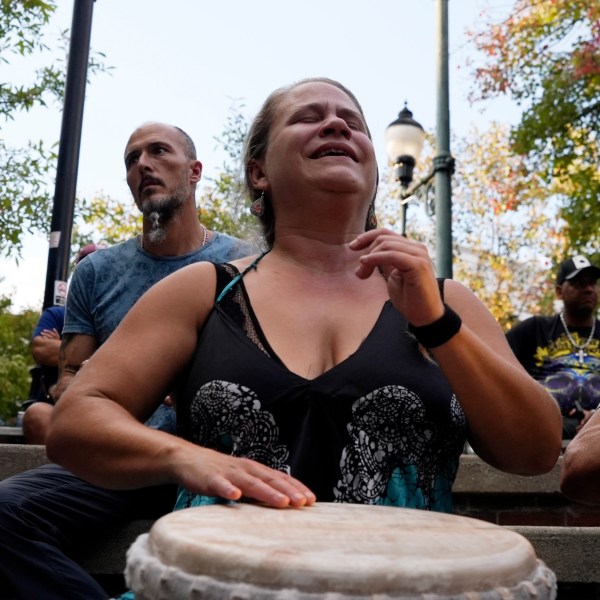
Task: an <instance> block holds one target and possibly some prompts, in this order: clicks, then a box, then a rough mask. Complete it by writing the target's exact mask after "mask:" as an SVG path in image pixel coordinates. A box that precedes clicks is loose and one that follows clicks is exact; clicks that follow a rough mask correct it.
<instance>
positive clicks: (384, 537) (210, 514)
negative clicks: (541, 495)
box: [127, 503, 555, 600]
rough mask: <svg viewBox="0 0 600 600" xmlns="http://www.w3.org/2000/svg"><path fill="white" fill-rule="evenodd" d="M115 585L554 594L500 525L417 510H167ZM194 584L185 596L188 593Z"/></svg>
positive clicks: (217, 593) (390, 594)
mask: <svg viewBox="0 0 600 600" xmlns="http://www.w3.org/2000/svg"><path fill="white" fill-rule="evenodd" d="M127 578H128V583H129V585H130V586H131V587H132V589H134V590H135V591H136V592H138V593H139V594H140V595H139V597H140V598H143V599H144V598H163V597H164V598H168V597H171V598H173V597H184V596H167V595H165V596H161V595H160V593H161V592H160V591H158V590H160V588H161V586H162V590H163V592H164V591H165V590H167V589H170V592H169V593H177V594H179V593H181V590H180V588H179V587H178V590H179V591H177V592H176V590H175V589H174V587H173V586H176V587H177V586H180V585H185V586H188V587H186V591H185V594H186V596H185V597H186V598H191V597H198V598H203V599H204V600H206V599H208V598H213V597H214V598H219V599H223V598H236V599H237V598H249V599H250V598H252V599H253V600H256V599H258V598H264V599H269V600H271V599H275V598H284V597H285V598H299V599H304V598H307V599H308V598H311V599H312V598H325V597H327V599H330V598H338V597H341V598H346V597H348V598H371V597H377V598H378V599H379V598H381V599H383V598H471V597H472V598H478V599H482V598H489V599H492V598H494V599H500V598H502V599H503V600H504V599H507V598H519V599H520V598H536V599H537V600H541V599H547V598H553V597H554V592H553V590H554V589H555V578H554V575H553V573H552V572H551V571H549V569H547V568H546V567H545V565H543V563H541V562H540V561H538V560H537V559H536V556H535V553H534V551H533V548H532V546H531V544H530V543H529V542H528V541H527V540H526V539H525V538H524V537H522V536H521V535H519V534H517V533H515V532H513V531H510V530H508V529H504V528H502V527H499V526H496V525H493V524H491V523H487V522H484V521H480V520H476V519H470V518H467V517H459V516H455V515H447V514H441V513H432V512H427V511H421V510H412V509H402V508H395V507H382V506H365V505H355V504H327V503H323V504H319V503H317V504H316V505H314V506H312V507H308V508H302V509H273V508H266V507H262V506H256V505H250V504H229V505H215V506H206V507H199V508H190V509H186V510H182V511H178V512H174V513H171V514H169V515H166V516H165V517H162V518H161V519H159V520H158V521H157V522H156V523H155V524H154V526H153V527H152V529H151V531H150V533H149V534H148V535H146V536H141V537H140V538H139V539H138V541H137V542H136V543H135V544H134V546H132V548H131V550H130V552H129V555H128V568H127ZM142 579H143V580H144V581H142ZM175 579H177V580H178V583H175ZM179 580H181V581H179ZM183 580H185V583H182V581H183ZM152 582H154V583H152ZM189 586H192V587H189ZM150 587H152V588H153V589H152V590H151V589H149V588H150ZM194 587H195V589H197V590H198V593H199V595H197V596H194V595H190V594H192V592H191V590H192V589H194ZM470 593H476V594H477V595H476V596H469V595H468V594H470ZM331 594H334V595H333V596H331ZM431 594H433V596H431ZM465 594H467V595H465ZM499 594H500V595H499Z"/></svg>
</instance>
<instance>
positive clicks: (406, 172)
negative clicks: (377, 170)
mask: <svg viewBox="0 0 600 600" xmlns="http://www.w3.org/2000/svg"><path fill="white" fill-rule="evenodd" d="M424 142H425V131H424V129H423V127H422V126H421V124H420V123H419V122H417V121H415V120H414V119H413V114H412V112H411V111H410V110H409V109H408V107H407V106H406V104H404V108H403V109H402V110H401V111H400V113H399V114H398V118H397V119H396V120H395V121H392V122H391V123H390V124H389V125H388V126H387V129H386V131H385V149H386V152H387V155H388V157H389V159H390V162H391V163H392V164H393V165H394V173H395V176H396V180H397V181H399V182H400V184H401V185H402V187H404V188H407V187H408V186H409V184H410V182H411V181H412V178H413V169H414V168H415V165H416V163H417V161H418V160H419V156H420V155H421V150H423V144H424Z"/></svg>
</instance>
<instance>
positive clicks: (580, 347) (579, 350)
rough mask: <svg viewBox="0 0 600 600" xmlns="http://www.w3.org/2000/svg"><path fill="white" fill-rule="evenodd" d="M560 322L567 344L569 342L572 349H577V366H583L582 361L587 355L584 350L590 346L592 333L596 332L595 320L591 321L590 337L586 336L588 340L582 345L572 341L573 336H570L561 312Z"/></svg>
mask: <svg viewBox="0 0 600 600" xmlns="http://www.w3.org/2000/svg"><path fill="white" fill-rule="evenodd" d="M559 316H560V321H561V323H562V324H563V327H564V328H565V333H566V334H567V338H568V339H569V342H571V345H572V346H573V347H574V348H577V358H578V360H579V364H580V365H581V364H583V359H584V357H585V355H586V354H587V352H585V349H586V348H587V347H588V346H589V345H590V343H591V341H592V339H593V338H594V332H595V331H596V319H594V320H593V321H592V330H591V331H590V335H589V336H588V339H587V340H585V342H584V343H583V344H578V343H576V342H575V340H574V339H573V336H572V335H571V332H570V331H569V328H568V327H567V324H566V322H565V317H564V315H563V311H561V312H560V315H559Z"/></svg>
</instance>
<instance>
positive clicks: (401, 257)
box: [350, 229, 444, 326]
mask: <svg viewBox="0 0 600 600" xmlns="http://www.w3.org/2000/svg"><path fill="white" fill-rule="evenodd" d="M350 248H351V249H352V250H356V251H357V252H363V254H362V255H361V257H360V265H359V267H358V269H357V271H356V274H357V276H358V277H360V278H362V279H366V278H368V277H370V276H371V275H372V274H373V271H374V270H375V269H379V270H380V271H381V273H382V274H383V276H384V277H385V278H386V280H387V285H388V292H389V295H390V300H391V301H392V304H393V305H394V306H395V307H396V309H397V310H398V311H399V312H400V313H401V314H402V315H404V317H405V318H406V319H407V320H408V321H409V322H410V323H412V324H413V325H415V326H421V325H428V324H429V323H433V322H434V321H436V320H437V319H439V318H440V317H441V316H442V315H443V313H444V306H443V304H442V300H441V297H440V293H439V289H438V285H437V281H436V279H435V272H434V269H433V264H432V262H431V258H430V257H429V253H428V251H427V247H426V246H425V244H421V243H420V242H415V241H413V240H409V239H408V238H406V237H404V236H401V235H399V234H397V233H394V232H392V231H389V230H387V229H373V230H371V231H367V232H366V233H363V234H361V235H359V236H358V237H357V238H356V239H355V240H353V241H352V242H351V243H350Z"/></svg>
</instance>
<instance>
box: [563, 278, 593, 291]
mask: <svg viewBox="0 0 600 600" xmlns="http://www.w3.org/2000/svg"><path fill="white" fill-rule="evenodd" d="M566 283H568V284H569V285H572V286H573V287H574V288H578V289H583V288H586V287H589V286H590V285H591V286H592V287H598V280H597V279H592V278H590V277H575V278H574V279H567V281H566Z"/></svg>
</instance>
